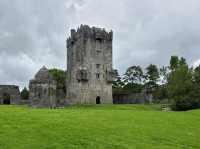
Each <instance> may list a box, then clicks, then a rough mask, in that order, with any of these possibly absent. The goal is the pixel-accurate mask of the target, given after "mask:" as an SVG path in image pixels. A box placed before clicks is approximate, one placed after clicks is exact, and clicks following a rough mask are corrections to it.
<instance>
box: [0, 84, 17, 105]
mask: <svg viewBox="0 0 200 149" xmlns="http://www.w3.org/2000/svg"><path fill="white" fill-rule="evenodd" d="M19 103H20V91H19V87H18V86H16V85H0V104H7V105H8V104H19Z"/></svg>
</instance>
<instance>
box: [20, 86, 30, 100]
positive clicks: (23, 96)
mask: <svg viewBox="0 0 200 149" xmlns="http://www.w3.org/2000/svg"><path fill="white" fill-rule="evenodd" d="M20 95H21V99H23V100H28V99H29V91H28V90H27V88H26V87H24V89H23V90H22V91H21V93H20Z"/></svg>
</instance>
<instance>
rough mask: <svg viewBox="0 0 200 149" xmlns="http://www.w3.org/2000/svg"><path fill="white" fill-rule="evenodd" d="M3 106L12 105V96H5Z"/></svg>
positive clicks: (5, 94)
mask: <svg viewBox="0 0 200 149" xmlns="http://www.w3.org/2000/svg"><path fill="white" fill-rule="evenodd" d="M3 104H5V105H9V104H10V95H9V94H7V93H4V94H3Z"/></svg>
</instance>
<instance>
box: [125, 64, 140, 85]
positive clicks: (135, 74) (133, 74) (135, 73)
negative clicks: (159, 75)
mask: <svg viewBox="0 0 200 149" xmlns="http://www.w3.org/2000/svg"><path fill="white" fill-rule="evenodd" d="M143 76H144V75H143V71H142V68H141V67H140V66H131V67H129V68H128V69H127V70H126V73H125V74H124V81H125V82H126V83H131V84H141V83H142V80H143Z"/></svg>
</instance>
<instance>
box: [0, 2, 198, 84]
mask: <svg viewBox="0 0 200 149" xmlns="http://www.w3.org/2000/svg"><path fill="white" fill-rule="evenodd" d="M80 24H88V25H95V26H99V27H105V28H106V29H108V30H110V29H112V30H113V31H114V43H113V47H114V49H113V50H114V52H113V53H114V56H113V57H114V66H115V68H117V69H119V70H120V72H121V73H123V72H124V71H125V69H126V68H127V67H128V66H131V65H141V66H143V67H146V66H147V65H148V64H150V63H155V64H157V65H159V66H162V65H167V64H168V62H169V58H170V56H171V55H175V54H176V55H180V56H184V57H186V58H187V59H188V62H189V63H190V64H191V65H192V64H195V65H198V64H199V63H200V50H199V48H200V35H199V32H200V28H199V26H200V2H199V0H190V1H188V0H181V1H180V0H167V1H160V0H151V1H147V0H140V1H138V0H123V1H121V0H101V1H100V0H59V1H54V0H42V1H41V0H29V1H27V0H1V1H0V41H1V42H0V78H1V79H0V83H1V84H3V83H7V84H8V83H17V84H19V85H21V86H23V85H27V82H28V80H29V79H30V78H31V77H33V75H34V74H35V72H36V71H37V70H38V69H39V68H40V67H41V66H42V65H47V66H48V67H59V68H63V69H65V67H66V66H65V65H66V48H65V40H66V36H68V35H69V30H70V28H77V26H79V25H80Z"/></svg>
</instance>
